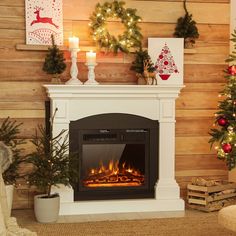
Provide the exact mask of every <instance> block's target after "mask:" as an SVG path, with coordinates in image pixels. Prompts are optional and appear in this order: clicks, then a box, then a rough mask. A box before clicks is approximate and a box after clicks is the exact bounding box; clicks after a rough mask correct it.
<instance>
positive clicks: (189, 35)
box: [174, 0, 199, 48]
mask: <svg viewBox="0 0 236 236" xmlns="http://www.w3.org/2000/svg"><path fill="white" fill-rule="evenodd" d="M183 5H184V11H185V16H184V17H180V18H179V19H178V20H177V25H176V28H175V32H174V36H175V37H177V38H184V42H185V48H187V47H189V46H188V45H189V44H191V45H193V44H194V43H195V39H197V38H198V37H199V33H198V28H197V26H196V22H195V21H194V20H193V19H192V14H189V12H188V10H187V7H186V0H184V2H183ZM190 47H191V46H190Z"/></svg>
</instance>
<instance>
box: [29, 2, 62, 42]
mask: <svg viewBox="0 0 236 236" xmlns="http://www.w3.org/2000/svg"><path fill="white" fill-rule="evenodd" d="M25 13H26V14H25V15H26V44H40V45H51V43H52V42H51V35H52V34H53V35H54V39H55V43H56V44H57V45H62V44H63V16H62V0H47V1H45V0H25Z"/></svg>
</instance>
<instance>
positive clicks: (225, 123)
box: [217, 117, 228, 126]
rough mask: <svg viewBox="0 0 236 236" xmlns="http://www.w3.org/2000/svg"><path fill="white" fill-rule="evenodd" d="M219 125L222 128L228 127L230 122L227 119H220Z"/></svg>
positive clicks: (218, 120)
mask: <svg viewBox="0 0 236 236" xmlns="http://www.w3.org/2000/svg"><path fill="white" fill-rule="evenodd" d="M217 123H218V125H220V126H226V125H227V124H228V120H227V119H226V118H225V117H219V118H218V119H217Z"/></svg>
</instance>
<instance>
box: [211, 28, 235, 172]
mask: <svg viewBox="0 0 236 236" xmlns="http://www.w3.org/2000/svg"><path fill="white" fill-rule="evenodd" d="M232 36H233V38H232V39H231V41H233V42H234V43H235V44H234V49H236V30H234V33H233V34H232ZM226 61H227V62H231V65H229V66H228V68H227V69H226V70H225V71H224V72H225V78H226V85H225V88H224V90H223V91H222V92H221V93H220V96H223V98H224V100H222V101H220V102H219V105H218V108H219V111H218V112H216V114H215V116H216V118H215V125H216V126H217V127H216V128H214V129H211V131H210V133H209V134H210V135H211V136H212V138H211V139H210V140H209V143H210V144H211V146H212V145H213V144H215V149H216V150H217V157H218V158H219V159H222V160H224V161H225V162H226V164H227V167H228V169H229V170H231V169H232V168H235V167H236V65H235V63H236V51H235V50H234V51H233V52H232V54H230V55H229V58H228V59H227V60H226Z"/></svg>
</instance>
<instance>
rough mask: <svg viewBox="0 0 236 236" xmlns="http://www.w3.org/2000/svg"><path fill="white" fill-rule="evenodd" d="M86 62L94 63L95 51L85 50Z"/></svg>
mask: <svg viewBox="0 0 236 236" xmlns="http://www.w3.org/2000/svg"><path fill="white" fill-rule="evenodd" d="M86 62H87V64H95V63H96V52H93V51H90V52H86Z"/></svg>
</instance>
